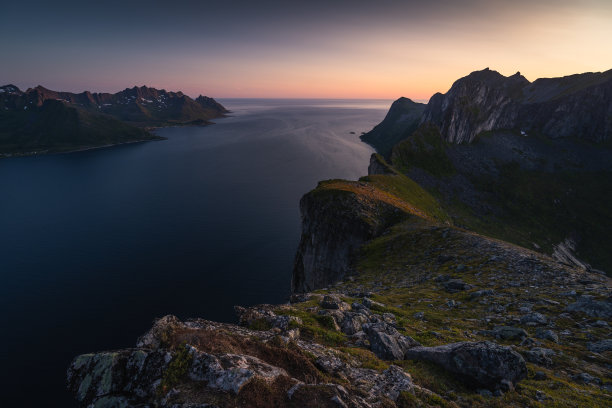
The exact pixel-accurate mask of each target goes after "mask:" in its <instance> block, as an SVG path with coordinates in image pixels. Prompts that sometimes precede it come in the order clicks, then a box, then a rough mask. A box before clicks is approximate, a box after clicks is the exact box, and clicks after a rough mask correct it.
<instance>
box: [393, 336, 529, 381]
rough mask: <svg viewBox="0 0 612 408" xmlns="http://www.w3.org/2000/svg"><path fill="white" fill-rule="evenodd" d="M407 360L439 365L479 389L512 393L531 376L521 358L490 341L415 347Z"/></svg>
mask: <svg viewBox="0 0 612 408" xmlns="http://www.w3.org/2000/svg"><path fill="white" fill-rule="evenodd" d="M405 358H406V359H409V360H424V361H430V362H433V363H435V364H438V365H440V366H441V367H442V368H444V369H445V370H447V371H450V372H452V373H454V374H457V375H459V376H460V378H461V379H463V380H465V381H466V382H467V383H468V384H470V385H472V386H474V387H476V388H487V389H500V388H502V389H508V388H509V387H510V388H511V387H512V386H514V385H515V384H516V383H517V382H519V381H520V380H522V379H523V378H525V377H526V376H527V366H526V365H525V360H524V359H523V357H521V355H520V354H518V353H517V352H516V351H514V350H512V348H511V347H507V346H501V345H499V344H496V343H493V342H490V341H481V342H460V343H452V344H446V345H443V346H436V347H413V348H411V349H409V350H407V351H406V354H405Z"/></svg>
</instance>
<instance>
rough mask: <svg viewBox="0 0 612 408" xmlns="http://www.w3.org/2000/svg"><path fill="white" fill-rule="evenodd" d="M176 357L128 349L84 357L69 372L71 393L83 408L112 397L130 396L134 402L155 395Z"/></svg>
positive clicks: (158, 351) (78, 358) (75, 361)
mask: <svg viewBox="0 0 612 408" xmlns="http://www.w3.org/2000/svg"><path fill="white" fill-rule="evenodd" d="M171 360H172V354H171V353H169V352H167V351H164V350H155V351H153V350H148V349H126V350H120V351H116V352H104V353H96V354H83V355H80V356H78V357H76V358H75V359H74V360H73V361H72V363H71V364H70V367H69V368H68V375H67V378H68V389H69V390H70V391H71V392H73V393H74V394H75V396H76V398H77V400H78V401H79V402H80V403H81V404H83V405H88V404H89V403H92V402H95V401H96V400H98V399H99V398H104V397H107V396H109V395H111V394H121V393H129V394H131V395H133V396H134V399H136V400H139V399H146V398H149V397H151V396H153V395H154V394H155V392H156V391H157V387H158V386H159V383H160V380H161V378H162V375H163V372H164V371H165V370H166V369H167V368H168V364H169V363H170V361H171Z"/></svg>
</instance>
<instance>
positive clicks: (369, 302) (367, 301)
mask: <svg viewBox="0 0 612 408" xmlns="http://www.w3.org/2000/svg"><path fill="white" fill-rule="evenodd" d="M363 304H364V306H365V307H367V308H368V309H376V308H383V307H385V305H384V304H383V303H380V302H376V301H374V300H372V299H370V298H363Z"/></svg>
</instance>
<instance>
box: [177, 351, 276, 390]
mask: <svg viewBox="0 0 612 408" xmlns="http://www.w3.org/2000/svg"><path fill="white" fill-rule="evenodd" d="M186 347H188V348H189V353H190V354H191V356H192V357H193V360H192V362H191V367H190V369H189V374H188V375H189V378H190V379H192V380H194V381H206V385H207V387H209V388H213V389H218V390H222V391H229V392H233V393H234V394H238V393H239V392H240V390H241V389H242V388H243V387H244V386H245V385H246V384H248V383H249V382H250V381H253V380H260V381H264V382H271V381H274V380H275V379H276V378H278V377H279V376H287V372H286V371H285V370H283V369H281V368H278V367H274V366H272V365H270V364H267V363H265V362H263V361H261V360H260V359H258V358H256V357H253V356H248V355H239V354H222V355H219V356H214V355H211V354H208V353H203V352H200V351H198V350H197V349H195V348H194V347H191V346H186Z"/></svg>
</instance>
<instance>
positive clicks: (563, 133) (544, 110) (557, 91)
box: [421, 68, 612, 143]
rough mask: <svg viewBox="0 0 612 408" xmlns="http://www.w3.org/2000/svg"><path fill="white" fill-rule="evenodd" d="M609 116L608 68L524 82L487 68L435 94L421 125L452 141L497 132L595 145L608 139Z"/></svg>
mask: <svg viewBox="0 0 612 408" xmlns="http://www.w3.org/2000/svg"><path fill="white" fill-rule="evenodd" d="M611 115H612V70H610V71H606V72H603V73H586V74H579V75H572V76H568V77H563V78H546V79H538V80H536V81H534V82H533V83H530V82H529V81H528V80H527V79H525V77H523V76H522V75H520V73H518V72H517V73H516V74H515V75H512V76H509V77H505V76H503V75H501V74H499V73H498V72H496V71H491V70H489V69H488V68H487V69H485V70H482V71H476V72H472V73H471V74H470V75H468V76H466V77H464V78H461V79H459V80H457V81H456V82H455V83H454V84H453V86H452V87H451V89H450V90H449V91H448V92H447V93H446V94H440V93H438V94H435V95H434V96H433V97H432V98H431V100H430V101H429V104H428V105H427V107H426V109H425V111H424V113H423V116H422V118H421V123H426V122H431V123H434V124H435V125H436V126H438V127H439V128H440V132H441V133H442V135H443V136H444V138H445V139H446V140H447V141H448V142H452V143H469V142H472V141H473V140H474V138H475V137H476V136H477V135H478V134H479V133H481V132H486V131H490V130H501V129H517V130H521V131H523V132H525V133H526V134H530V133H539V134H542V135H545V136H547V137H549V138H566V137H576V138H580V139H584V140H588V141H592V142H601V141H605V140H609V139H610V138H611V137H612V116H611Z"/></svg>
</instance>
